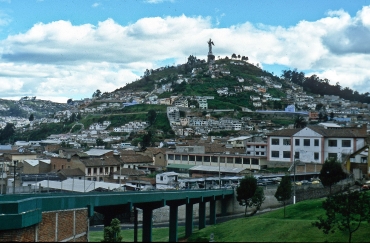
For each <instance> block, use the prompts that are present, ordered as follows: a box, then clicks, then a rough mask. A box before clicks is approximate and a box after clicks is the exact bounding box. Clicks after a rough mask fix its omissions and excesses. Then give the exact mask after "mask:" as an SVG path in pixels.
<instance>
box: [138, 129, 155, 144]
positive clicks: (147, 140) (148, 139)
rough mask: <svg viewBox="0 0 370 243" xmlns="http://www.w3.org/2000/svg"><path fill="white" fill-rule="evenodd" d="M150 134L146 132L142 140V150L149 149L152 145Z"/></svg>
mask: <svg viewBox="0 0 370 243" xmlns="http://www.w3.org/2000/svg"><path fill="white" fill-rule="evenodd" d="M152 138H153V135H152V132H151V131H148V132H147V133H146V134H145V135H144V136H143V140H142V145H141V146H142V148H146V147H150V146H151V145H152Z"/></svg>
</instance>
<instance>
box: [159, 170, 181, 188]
mask: <svg viewBox="0 0 370 243" xmlns="http://www.w3.org/2000/svg"><path fill="white" fill-rule="evenodd" d="M155 183H156V188H157V189H175V188H176V186H177V184H178V174H177V173H176V172H164V173H162V174H157V175H156V177H155Z"/></svg>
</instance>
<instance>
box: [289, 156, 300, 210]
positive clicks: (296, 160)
mask: <svg viewBox="0 0 370 243" xmlns="http://www.w3.org/2000/svg"><path fill="white" fill-rule="evenodd" d="M299 162H300V160H299V159H297V158H296V157H295V158H294V161H293V164H292V166H290V168H289V169H288V171H289V172H290V171H291V170H292V168H293V170H294V171H293V173H294V174H293V204H295V186H296V185H295V166H296V164H297V163H299Z"/></svg>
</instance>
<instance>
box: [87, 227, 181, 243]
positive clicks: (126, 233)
mask: <svg viewBox="0 0 370 243" xmlns="http://www.w3.org/2000/svg"><path fill="white" fill-rule="evenodd" d="M177 230H178V234H177V235H178V238H179V239H180V238H183V237H184V236H185V227H184V226H179V227H178V229H177ZM168 233H169V232H168V228H153V231H152V241H154V242H168ZM142 234H143V233H142V230H141V229H139V230H138V234H137V240H138V241H139V242H142V237H141V236H142ZM121 235H122V237H123V240H122V241H123V242H134V230H133V229H129V230H121ZM102 239H103V231H90V233H89V242H100V241H101V240H102Z"/></svg>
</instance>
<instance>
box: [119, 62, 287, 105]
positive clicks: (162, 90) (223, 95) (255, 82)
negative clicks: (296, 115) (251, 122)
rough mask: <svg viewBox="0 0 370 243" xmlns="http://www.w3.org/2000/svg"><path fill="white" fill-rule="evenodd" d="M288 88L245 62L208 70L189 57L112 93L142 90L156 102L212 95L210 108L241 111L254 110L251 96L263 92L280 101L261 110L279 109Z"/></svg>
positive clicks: (269, 103)
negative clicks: (156, 97)
mask: <svg viewBox="0 0 370 243" xmlns="http://www.w3.org/2000/svg"><path fill="white" fill-rule="evenodd" d="M274 85H275V86H274ZM276 87H280V88H276ZM289 87H290V86H289V84H287V83H286V82H285V81H284V80H283V79H280V78H279V77H276V76H274V75H272V74H271V73H269V72H267V71H264V70H262V69H261V68H259V67H258V66H254V65H253V64H251V63H248V62H247V61H241V60H236V59H219V60H216V61H215V63H214V64H213V65H212V67H211V68H210V66H209V65H208V64H207V63H205V62H202V61H200V60H199V61H198V62H191V57H189V59H188V62H187V63H186V64H183V65H178V66H177V67H174V66H171V67H169V66H167V67H164V68H159V69H156V70H147V71H146V72H145V73H144V76H143V77H142V78H141V79H139V80H137V81H135V82H132V83H130V84H127V85H126V86H124V87H122V88H120V89H117V90H115V91H114V92H113V93H118V92H139V91H143V92H148V93H150V94H155V95H157V96H158V98H159V99H161V98H169V97H171V96H187V97H191V96H193V97H194V96H213V97H214V99H212V100H209V104H208V108H209V109H235V110H238V111H241V110H242V108H243V107H245V108H249V109H251V110H255V109H256V107H255V106H253V102H252V101H251V96H257V95H261V94H264V93H266V92H267V93H268V94H269V95H270V96H271V97H272V98H276V99H282V101H279V102H276V101H275V102H273V101H268V102H266V104H264V105H263V106H261V107H260V108H263V109H274V108H275V109H279V108H282V107H284V106H285V105H287V104H288V101H284V98H285V97H286V93H285V92H283V91H282V89H283V88H289Z"/></svg>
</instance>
